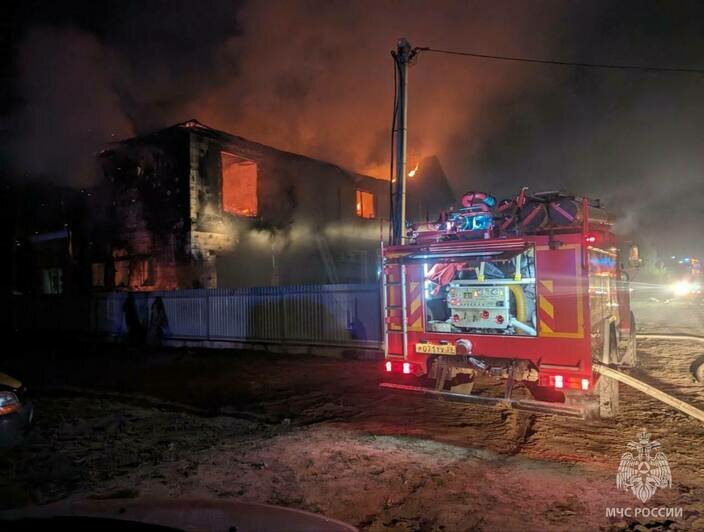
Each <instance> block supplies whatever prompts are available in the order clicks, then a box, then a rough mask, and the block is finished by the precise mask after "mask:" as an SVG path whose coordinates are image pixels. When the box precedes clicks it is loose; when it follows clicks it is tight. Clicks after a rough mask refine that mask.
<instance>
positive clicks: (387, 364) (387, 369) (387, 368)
mask: <svg viewBox="0 0 704 532" xmlns="http://www.w3.org/2000/svg"><path fill="white" fill-rule="evenodd" d="M386 371H391V361H390V360H387V361H386Z"/></svg>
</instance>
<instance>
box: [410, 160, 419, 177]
mask: <svg viewBox="0 0 704 532" xmlns="http://www.w3.org/2000/svg"><path fill="white" fill-rule="evenodd" d="M419 166H420V163H416V166H415V168H413V170H411V171H410V172H408V177H414V176H415V175H416V172H417V171H418V167H419Z"/></svg>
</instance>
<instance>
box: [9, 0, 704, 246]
mask: <svg viewBox="0 0 704 532" xmlns="http://www.w3.org/2000/svg"><path fill="white" fill-rule="evenodd" d="M4 10H5V11H6V13H5V14H4V16H3V17H2V25H3V27H2V32H1V33H2V37H1V38H2V39H3V40H4V42H3V43H2V44H3V46H2V54H3V55H2V60H3V68H2V75H3V77H4V78H5V79H3V83H2V86H1V87H0V90H2V107H1V112H2V116H1V118H0V128H1V130H2V136H3V142H2V163H3V164H2V167H3V174H4V175H3V177H4V179H6V180H47V181H52V182H57V183H64V184H71V185H76V186H85V185H89V184H90V183H91V182H92V181H93V179H94V175H95V173H94V172H95V169H94V166H93V154H94V153H95V152H96V150H98V149H99V148H100V146H101V145H103V144H104V143H105V142H109V141H111V140H116V139H120V138H125V137H129V136H131V135H133V134H135V133H141V132H145V131H149V130H153V129H157V128H159V127H162V126H166V125H170V124H173V123H176V122H181V121H184V120H187V119H189V118H197V119H199V120H200V121H201V122H203V123H205V124H208V125H210V126H213V127H216V128H219V129H224V130H227V131H229V132H232V133H234V134H238V135H242V136H245V137H248V138H251V139H253V140H257V141H260V142H264V143H267V144H271V145H273V146H276V147H280V148H283V149H287V150H291V151H295V152H299V153H303V154H306V155H310V156H313V157H318V158H321V159H325V160H330V161H332V162H335V163H337V164H340V165H342V166H345V167H348V168H351V169H354V170H357V171H360V172H366V173H371V174H373V175H376V176H379V177H384V176H386V175H387V174H388V166H387V165H388V153H389V127H390V121H391V102H392V96H393V67H392V61H391V58H390V56H389V51H390V50H391V49H392V48H394V47H395V42H396V39H397V37H400V36H405V37H407V38H408V39H409V40H410V41H411V43H412V44H413V45H415V46H432V47H436V48H447V49H457V50H468V51H473V52H479V53H487V54H500V55H514V56H524V57H537V58H547V59H556V60H564V61H575V62H589V63H620V64H633V65H642V66H664V67H691V68H704V32H702V23H703V22H704V3H702V2H698V1H689V2H687V1H679V2H667V1H660V2H656V1H647V0H639V1H631V2H627V1H624V2H612V1H583V2H576V1H575V2H569V1H566V0H565V1H541V2H538V1H535V2H519V1H513V2H509V1H504V2H501V1H483V2H432V3H431V2H371V1H369V2H366V1H357V2H342V1H337V2H334V1H333V2H323V1H308V2H259V3H255V2H227V1H202V2H187V1H154V0H152V1H146V2H145V1H141V2H137V1H122V2H99V3H95V2H91V3H89V2H61V3H51V2H31V1H23V2H9V3H5V4H4ZM703 94H704V76H703V75H697V74H676V73H667V74H666V73H650V72H634V71H620V70H594V69H588V68H575V67H557V66H545V65H532V64H522V63H509V62H503V63H502V62H496V61H486V60H478V59H469V58H462V57H450V56H440V55H435V54H422V55H421V56H420V57H419V59H418V61H417V64H416V65H414V66H413V67H412V68H411V71H410V104H409V128H410V129H409V143H410V144H409V153H410V160H411V162H413V160H414V159H419V158H420V157H423V156H427V155H432V154H435V155H437V156H438V157H439V159H440V161H441V162H442V165H443V166H444V168H445V171H446V173H447V175H448V177H449V179H450V181H451V184H452V186H453V188H454V190H455V192H456V193H458V194H460V193H462V192H464V191H466V190H471V189H486V190H489V191H491V192H493V193H495V194H496V195H499V196H503V195H508V194H510V193H512V192H514V191H515V190H516V189H517V188H518V187H519V186H521V185H524V184H525V185H529V186H531V187H532V189H533V190H539V189H546V188H562V189H568V190H572V191H575V192H577V193H583V194H587V195H590V196H593V197H600V198H602V199H603V200H604V201H605V202H606V203H607V206H609V207H610V210H611V211H613V212H614V213H615V214H617V215H619V217H620V218H621V221H620V225H619V229H620V230H623V231H636V232H637V234H638V237H639V238H640V239H641V240H642V241H644V242H648V243H651V244H653V245H655V246H656V247H657V248H658V249H659V250H660V251H661V252H662V253H663V254H669V253H672V252H677V253H695V254H704V244H703V243H702V241H701V239H700V236H699V235H700V234H701V231H702V221H703V220H704V213H703V211H702V208H701V206H702V204H703V203H704V179H702V176H703V175H704V150H702V145H703V144H704V142H703V141H704V110H703V106H702V95H703Z"/></svg>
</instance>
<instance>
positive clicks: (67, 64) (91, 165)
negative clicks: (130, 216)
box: [7, 28, 132, 185]
mask: <svg viewBox="0 0 704 532" xmlns="http://www.w3.org/2000/svg"><path fill="white" fill-rule="evenodd" d="M18 65H19V80H18V89H19V94H20V95H21V98H22V103H21V104H20V107H19V109H18V111H17V113H16V115H15V116H14V120H13V121H12V122H13V124H12V126H13V127H12V134H11V136H10V139H9V146H7V147H8V148H9V151H10V153H11V155H12V160H13V162H14V164H15V167H16V171H18V172H21V173H22V174H24V175H25V176H27V177H29V178H32V177H39V178H46V179H48V180H52V181H58V182H64V183H72V184H74V185H86V184H90V183H92V182H93V180H94V178H95V172H96V165H95V154H96V153H97V151H98V150H99V149H100V147H101V146H102V145H104V144H105V143H106V142H109V141H111V140H117V139H119V138H122V137H125V136H127V135H130V134H131V133H132V126H131V124H130V122H129V121H128V120H127V119H126V118H125V116H124V114H123V113H122V111H121V102H120V99H119V97H118V94H117V92H116V91H115V90H114V88H113V85H114V83H115V80H116V79H117V78H118V76H119V73H120V58H119V57H117V56H116V54H115V53H113V52H112V51H111V50H109V49H107V48H105V47H104V46H103V45H101V44H100V43H99V42H98V40H97V39H96V38H95V37H94V36H92V35H89V34H87V33H85V32H79V31H75V30H71V29H52V28H41V29H39V28H38V29H33V30H31V31H29V33H28V34H27V36H26V37H25V39H24V40H23V42H22V43H21V45H20V47H19V58H18Z"/></svg>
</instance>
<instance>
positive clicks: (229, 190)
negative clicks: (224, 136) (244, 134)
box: [220, 152, 259, 216]
mask: <svg viewBox="0 0 704 532" xmlns="http://www.w3.org/2000/svg"><path fill="white" fill-rule="evenodd" d="M220 161H221V164H222V208H223V210H224V211H225V212H229V213H230V214H234V215H236V216H256V215H257V214H258V208H259V205H258V203H257V163H255V162H254V161H248V160H247V159H242V158H241V157H237V156H236V155H232V154H230V153H226V152H221V153H220Z"/></svg>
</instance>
